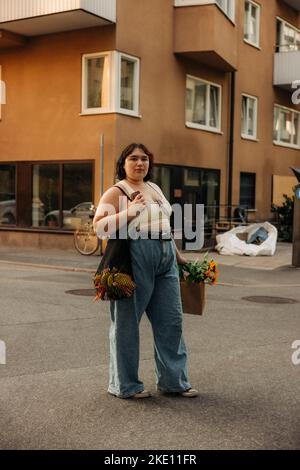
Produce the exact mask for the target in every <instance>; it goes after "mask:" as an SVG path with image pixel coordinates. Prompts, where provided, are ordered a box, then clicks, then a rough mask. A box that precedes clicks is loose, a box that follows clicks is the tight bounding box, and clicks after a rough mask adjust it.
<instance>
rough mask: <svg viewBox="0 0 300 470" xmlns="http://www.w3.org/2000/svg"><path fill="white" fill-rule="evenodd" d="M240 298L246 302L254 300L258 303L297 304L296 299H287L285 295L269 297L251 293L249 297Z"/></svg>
mask: <svg viewBox="0 0 300 470" xmlns="http://www.w3.org/2000/svg"><path fill="white" fill-rule="evenodd" d="M242 300H247V301H248V302H255V303H258V304H298V303H299V302H298V300H295V299H288V298H286V297H270V296H267V295H252V296H249V297H242Z"/></svg>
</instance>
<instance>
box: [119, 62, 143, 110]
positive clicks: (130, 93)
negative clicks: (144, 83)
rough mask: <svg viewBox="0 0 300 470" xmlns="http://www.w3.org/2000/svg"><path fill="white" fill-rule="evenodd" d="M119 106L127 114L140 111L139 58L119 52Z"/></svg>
mask: <svg viewBox="0 0 300 470" xmlns="http://www.w3.org/2000/svg"><path fill="white" fill-rule="evenodd" d="M119 76H120V87H119V93H120V95H119V96H120V98H119V108H120V111H121V112H125V113H126V114H133V115H137V114H138V112H139V60H138V59H136V58H133V57H130V56H128V55H125V54H119Z"/></svg>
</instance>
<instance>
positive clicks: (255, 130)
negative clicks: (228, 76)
mask: <svg viewBox="0 0 300 470" xmlns="http://www.w3.org/2000/svg"><path fill="white" fill-rule="evenodd" d="M241 97H242V99H241V137H242V138H243V139H247V140H254V141H256V142H257V129H258V97H257V96H253V95H248V94H247V93H242V95H241ZM243 97H245V98H247V99H251V100H254V103H255V104H254V129H253V131H254V135H253V136H252V135H249V134H243V124H242V118H243V113H242V112H243ZM246 119H247V123H248V105H247V116H246ZM246 127H247V129H248V125H247V126H246Z"/></svg>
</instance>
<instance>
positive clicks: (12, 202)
mask: <svg viewBox="0 0 300 470" xmlns="http://www.w3.org/2000/svg"><path fill="white" fill-rule="evenodd" d="M15 224H16V166H15V165H0V225H15Z"/></svg>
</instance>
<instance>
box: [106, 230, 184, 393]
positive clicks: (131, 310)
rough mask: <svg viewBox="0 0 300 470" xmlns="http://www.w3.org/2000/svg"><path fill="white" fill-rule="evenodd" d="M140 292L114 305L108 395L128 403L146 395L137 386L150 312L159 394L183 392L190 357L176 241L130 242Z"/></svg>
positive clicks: (112, 310) (114, 302) (141, 384)
mask: <svg viewBox="0 0 300 470" xmlns="http://www.w3.org/2000/svg"><path fill="white" fill-rule="evenodd" d="M130 251H131V257H132V268H133V274H134V280H135V282H136V284H137V288H136V290H135V292H134V295H133V296H132V297H131V298H129V299H122V300H117V301H110V312H111V327H110V372H109V375H110V378H109V388H108V391H109V393H112V394H113V395H116V396H118V397H120V398H127V397H130V396H131V395H134V394H136V393H138V392H140V391H142V390H144V385H143V382H141V381H140V380H139V377H138V368H139V323H140V320H141V317H142V315H143V313H144V312H146V314H147V316H148V318H149V320H150V322H151V325H152V330H153V336H154V353H155V363H156V377H157V380H156V384H157V388H158V390H161V391H165V392H183V391H184V390H187V389H189V388H190V387H191V385H190V383H189V381H188V377H187V368H186V362H187V351H186V347H185V343H184V339H183V336H182V305H181V297H180V286H179V275H178V270H177V265H176V251H175V246H174V242H173V241H172V240H151V239H138V240H131V241H130Z"/></svg>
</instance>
